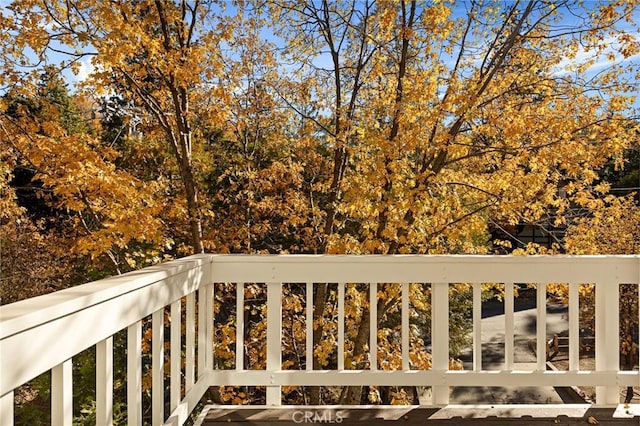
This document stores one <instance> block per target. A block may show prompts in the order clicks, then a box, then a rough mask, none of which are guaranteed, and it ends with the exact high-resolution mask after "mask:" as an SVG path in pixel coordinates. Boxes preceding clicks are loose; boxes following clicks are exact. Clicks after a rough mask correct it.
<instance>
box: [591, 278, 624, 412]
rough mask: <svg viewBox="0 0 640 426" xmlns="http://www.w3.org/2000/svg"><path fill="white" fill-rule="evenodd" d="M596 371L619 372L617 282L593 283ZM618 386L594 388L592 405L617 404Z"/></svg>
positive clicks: (618, 400) (618, 294) (618, 396)
mask: <svg viewBox="0 0 640 426" xmlns="http://www.w3.org/2000/svg"><path fill="white" fill-rule="evenodd" d="M595 291H596V324H595V326H596V371H607V372H609V373H611V374H614V372H617V371H618V370H619V369H620V349H619V348H620V340H619V333H620V315H619V306H618V305H619V304H618V299H619V297H620V287H619V285H618V283H617V282H599V283H596V290H595ZM619 402H620V394H619V390H618V386H596V404H598V405H608V404H618V403H619Z"/></svg>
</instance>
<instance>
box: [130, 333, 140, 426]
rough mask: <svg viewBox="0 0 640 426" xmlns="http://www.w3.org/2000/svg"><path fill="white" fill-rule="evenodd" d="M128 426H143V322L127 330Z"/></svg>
mask: <svg viewBox="0 0 640 426" xmlns="http://www.w3.org/2000/svg"><path fill="white" fill-rule="evenodd" d="M127 425H128V426H142V321H136V322H135V323H133V324H131V325H130V326H129V327H128V328H127Z"/></svg>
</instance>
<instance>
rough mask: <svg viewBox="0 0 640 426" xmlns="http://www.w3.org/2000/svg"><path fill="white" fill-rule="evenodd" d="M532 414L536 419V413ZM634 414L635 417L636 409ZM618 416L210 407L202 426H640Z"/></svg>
mask: <svg viewBox="0 0 640 426" xmlns="http://www.w3.org/2000/svg"><path fill="white" fill-rule="evenodd" d="M532 413H533V415H532ZM633 413H636V410H635V409H634V411H633ZM614 414H615V415H616V416H618V415H619V414H620V409H618V412H617V413H616V408H615V407H612V408H592V407H589V406H585V405H584V404H581V405H577V404H576V405H568V406H566V407H565V408H563V407H562V406H561V405H553V406H550V407H544V406H538V407H536V408H531V406H525V405H514V406H507V405H502V406H499V407H493V406H486V407H485V408H484V409H482V408H477V409H473V408H460V407H459V406H455V407H449V406H448V407H445V408H443V409H439V408H434V407H423V406H417V407H416V406H414V407H397V408H396V407H379V408H373V407H353V408H344V407H287V408H284V407H283V408H268V407H256V408H252V407H235V408H234V407H229V408H225V407H220V406H209V407H207V412H206V414H204V413H203V415H202V416H201V419H202V423H201V425H202V426H221V425H222V424H225V425H237V426H289V425H290V426H295V425H311V424H324V425H330V424H334V425H338V424H341V425H345V426H349V425H365V424H366V425H367V426H378V425H379V426H383V425H385V426H393V425H396V424H397V425H402V426H417V425H433V426H436V425H449V426H451V425H458V424H462V425H494V424H498V425H501V424H504V425H506V424H507V423H508V424H509V425H516V426H520V425H522V426H525V425H532V424H533V425H536V424H547V425H567V426H568V425H572V426H574V425H588V424H595V423H590V420H591V421H593V420H594V419H595V420H597V422H598V423H597V424H598V425H634V426H638V425H640V415H636V416H634V417H627V418H619V417H614Z"/></svg>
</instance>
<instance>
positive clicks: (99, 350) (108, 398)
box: [96, 336, 113, 426]
mask: <svg viewBox="0 0 640 426" xmlns="http://www.w3.org/2000/svg"><path fill="white" fill-rule="evenodd" d="M96 424H98V425H104V426H112V425H113V336H112V337H109V338H107V339H105V340H103V341H101V342H98V344H96Z"/></svg>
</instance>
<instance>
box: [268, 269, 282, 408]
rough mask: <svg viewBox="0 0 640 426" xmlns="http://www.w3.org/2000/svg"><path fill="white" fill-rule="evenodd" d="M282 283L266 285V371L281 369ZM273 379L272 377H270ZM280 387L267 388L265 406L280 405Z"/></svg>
mask: <svg viewBox="0 0 640 426" xmlns="http://www.w3.org/2000/svg"><path fill="white" fill-rule="evenodd" d="M281 351H282V283H277V282H276V283H267V370H268V371H272V372H273V371H277V370H280V369H281V368H282V353H281ZM271 377H272V379H273V375H272V376H271ZM281 395H282V393H281V390H280V386H267V405H280V404H281Z"/></svg>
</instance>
